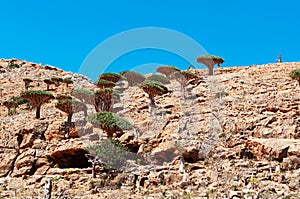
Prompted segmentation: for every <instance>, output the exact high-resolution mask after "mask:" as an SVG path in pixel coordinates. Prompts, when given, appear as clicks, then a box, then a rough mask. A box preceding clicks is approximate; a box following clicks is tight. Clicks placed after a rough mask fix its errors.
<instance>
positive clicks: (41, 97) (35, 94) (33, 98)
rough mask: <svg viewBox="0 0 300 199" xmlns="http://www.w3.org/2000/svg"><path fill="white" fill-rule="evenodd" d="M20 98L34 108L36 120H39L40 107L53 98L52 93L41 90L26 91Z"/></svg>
mask: <svg viewBox="0 0 300 199" xmlns="http://www.w3.org/2000/svg"><path fill="white" fill-rule="evenodd" d="M20 97H21V98H25V99H26V100H28V101H29V103H30V104H31V106H33V107H36V118H37V119H38V118H40V110H41V106H42V105H43V104H44V103H47V102H49V101H50V100H51V99H54V98H55V97H54V96H53V95H52V93H49V92H45V91H41V90H27V91H24V92H22V93H21V95H20Z"/></svg>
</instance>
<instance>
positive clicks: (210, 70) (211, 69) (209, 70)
mask: <svg viewBox="0 0 300 199" xmlns="http://www.w3.org/2000/svg"><path fill="white" fill-rule="evenodd" d="M213 74H214V67H213V66H209V67H208V75H213Z"/></svg>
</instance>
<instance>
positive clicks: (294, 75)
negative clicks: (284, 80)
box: [290, 69, 300, 86]
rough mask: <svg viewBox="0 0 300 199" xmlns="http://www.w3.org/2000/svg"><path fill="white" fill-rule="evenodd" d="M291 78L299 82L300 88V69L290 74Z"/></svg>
mask: <svg viewBox="0 0 300 199" xmlns="http://www.w3.org/2000/svg"><path fill="white" fill-rule="evenodd" d="M290 78H292V79H293V80H297V81H298V85H299V86H300V69H294V70H293V71H292V72H291V73H290Z"/></svg>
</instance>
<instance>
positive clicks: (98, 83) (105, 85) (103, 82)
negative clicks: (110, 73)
mask: <svg viewBox="0 0 300 199" xmlns="http://www.w3.org/2000/svg"><path fill="white" fill-rule="evenodd" d="M95 84H96V86H97V87H98V88H114V87H115V86H116V83H114V82H111V81H107V80H105V79H98V80H97V81H96V83H95Z"/></svg>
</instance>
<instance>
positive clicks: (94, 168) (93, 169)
mask: <svg viewBox="0 0 300 199" xmlns="http://www.w3.org/2000/svg"><path fill="white" fill-rule="evenodd" d="M92 176H93V178H96V164H95V163H94V162H93V163H92Z"/></svg>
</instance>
